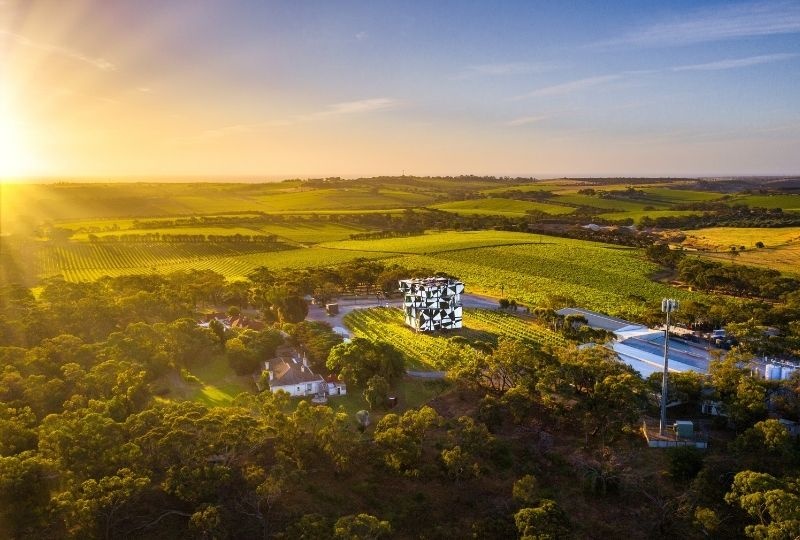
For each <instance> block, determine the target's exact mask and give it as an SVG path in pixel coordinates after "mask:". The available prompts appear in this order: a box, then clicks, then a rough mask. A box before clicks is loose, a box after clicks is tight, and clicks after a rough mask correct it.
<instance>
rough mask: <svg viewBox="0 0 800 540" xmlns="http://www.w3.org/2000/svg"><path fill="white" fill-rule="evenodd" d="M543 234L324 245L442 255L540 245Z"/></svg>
mask: <svg viewBox="0 0 800 540" xmlns="http://www.w3.org/2000/svg"><path fill="white" fill-rule="evenodd" d="M541 238H542V237H541V236H540V235H534V234H528V233H517V232H507V231H469V232H442V233H432V234H424V235H420V236H409V237H403V238H384V239H380V240H346V241H343V242H330V243H325V244H321V246H322V247H327V248H331V249H347V250H350V249H354V250H358V251H376V252H381V253H410V254H416V253H439V252H443V251H455V250H462V249H473V248H478V247H488V246H503V245H513V244H529V243H535V242H541V241H542V240H541Z"/></svg>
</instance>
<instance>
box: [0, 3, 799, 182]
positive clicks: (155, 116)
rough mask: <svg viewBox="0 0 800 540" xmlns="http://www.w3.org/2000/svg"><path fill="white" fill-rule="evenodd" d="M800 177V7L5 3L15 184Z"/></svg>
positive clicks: (6, 140) (7, 158) (3, 71)
mask: <svg viewBox="0 0 800 540" xmlns="http://www.w3.org/2000/svg"><path fill="white" fill-rule="evenodd" d="M403 172H404V173H405V174H412V175H458V174H491V175H498V176H500V175H522V176H538V177H548V176H560V175H570V176H577V175H584V176H605V175H620V176H636V175H639V176H666V175H680V176H704V175H784V174H800V2H799V1H778V2H772V1H767V2H729V1H727V2H703V1H687V2H669V1H664V0H662V1H655V2H647V1H637V2H628V1H619V2H616V1H615V2H576V1H570V2H552V1H543V2H538V1H533V0H530V1H520V2H513V1H495V2H489V1H486V2H473V1H469V0H460V1H452V2H451V1H444V0H443V1H437V2H430V1H421V2H416V1H410V0H404V1H395V2H388V1H381V0H372V1H352V2H351V1H333V0H326V1H320V2H315V1H311V0H304V1H302V2H297V1H286V2H272V1H263V0H258V1H255V0H253V1H244V0H242V1H233V0H225V1H221V0H220V1H211V0H175V1H168V2H165V1H163V0H136V1H130V2H126V1H122V0H96V1H88V0H70V1H68V2H67V1H63V0H50V1H48V0H42V1H39V0H0V177H2V178H5V179H6V180H7V181H8V179H14V178H22V177H48V178H51V177H55V178H66V177H102V178H133V177H135V178H141V177H170V176H192V177H207V178H212V177H220V176H228V177H253V178H280V177H286V178H289V177H309V176H314V177H316V176H345V177H346V176H371V175H399V174H402V173H403Z"/></svg>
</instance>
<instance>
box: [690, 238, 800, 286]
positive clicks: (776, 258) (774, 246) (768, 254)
mask: <svg viewBox="0 0 800 540" xmlns="http://www.w3.org/2000/svg"><path fill="white" fill-rule="evenodd" d="M685 233H686V240H684V241H683V245H684V246H686V247H688V248H691V249H698V250H703V251H702V253H700V254H701V255H702V256H704V257H710V258H714V259H720V260H723V261H728V262H731V261H732V262H735V263H737V264H752V265H755V266H764V267H768V268H773V269H775V270H779V271H782V272H788V273H793V274H797V273H800V227H783V228H775V229H756V228H739V227H715V228H711V229H697V230H689V231H685ZM756 242H763V244H764V247H763V248H756V247H755V245H756ZM731 246H736V247H737V248H738V247H739V246H745V248H746V249H745V250H744V251H738V252H737V254H736V255H735V256H734V255H732V254H731V251H730V248H731Z"/></svg>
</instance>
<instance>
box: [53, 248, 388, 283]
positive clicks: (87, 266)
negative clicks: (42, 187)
mask: <svg viewBox="0 0 800 540" xmlns="http://www.w3.org/2000/svg"><path fill="white" fill-rule="evenodd" d="M263 249H264V248H263V246H259V245H258V244H248V243H230V244H226V243H209V242H200V243H189V244H183V243H175V244H171V243H156V244H139V243H130V244H129V243H98V244H91V243H85V242H74V243H70V244H67V245H64V246H45V247H42V248H41V249H40V250H39V263H38V264H39V267H38V273H39V274H40V275H41V276H42V277H48V276H54V275H58V274H62V275H63V276H64V278H65V279H66V280H68V281H91V280H94V279H98V278H100V277H102V276H118V275H124V274H142V273H144V274H148V273H151V272H154V273H160V274H165V273H170V272H177V271H181V270H190V269H198V270H205V269H208V270H214V271H215V272H219V273H220V274H222V275H224V276H225V277H226V278H228V279H241V278H243V277H244V276H246V275H247V274H248V273H250V272H251V271H252V270H253V269H254V268H256V267H258V266H267V267H270V268H306V267H311V266H329V265H335V264H340V263H343V262H346V261H349V260H352V259H355V258H358V257H366V258H381V257H382V256H385V255H381V254H378V253H375V252H359V251H344V250H331V249H325V248H317V247H313V248H307V249H305V248H304V249H291V250H284V251H271V252H270V251H264V250H263Z"/></svg>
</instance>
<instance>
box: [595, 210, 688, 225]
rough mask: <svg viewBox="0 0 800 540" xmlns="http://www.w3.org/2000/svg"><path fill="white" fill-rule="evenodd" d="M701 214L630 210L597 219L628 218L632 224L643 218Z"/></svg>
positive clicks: (601, 215)
mask: <svg viewBox="0 0 800 540" xmlns="http://www.w3.org/2000/svg"><path fill="white" fill-rule="evenodd" d="M702 213H703V212H702V211H700V210H630V211H627V212H608V213H605V214H600V215H599V216H598V217H601V218H603V219H609V220H620V219H628V218H630V219H632V220H633V221H634V223H639V222H640V221H641V220H642V218H644V217H649V218H652V219H656V218H659V217H677V216H696V215H702Z"/></svg>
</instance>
